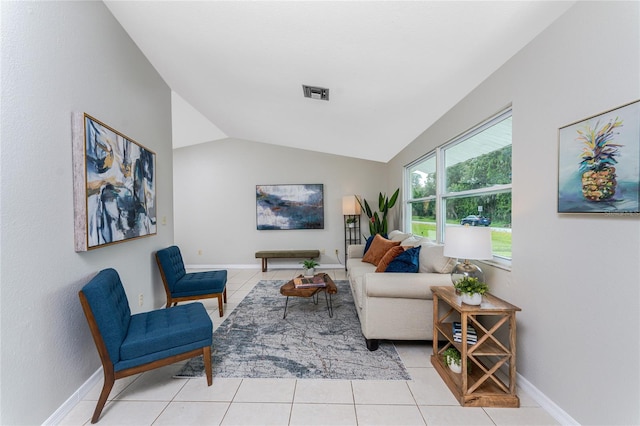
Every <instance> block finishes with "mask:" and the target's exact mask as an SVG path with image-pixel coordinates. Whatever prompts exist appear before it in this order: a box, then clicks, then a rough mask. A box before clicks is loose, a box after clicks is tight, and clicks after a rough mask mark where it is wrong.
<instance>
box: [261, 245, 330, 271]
mask: <svg viewBox="0 0 640 426" xmlns="http://www.w3.org/2000/svg"><path fill="white" fill-rule="evenodd" d="M316 257H320V250H262V251H257V252H256V259H262V272H267V261H268V260H269V259H315V258H316Z"/></svg>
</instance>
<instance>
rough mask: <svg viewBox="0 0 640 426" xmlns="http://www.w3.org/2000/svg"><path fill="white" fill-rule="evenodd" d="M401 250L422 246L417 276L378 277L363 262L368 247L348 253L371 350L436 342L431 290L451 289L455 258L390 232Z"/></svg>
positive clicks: (383, 274) (388, 274) (429, 244)
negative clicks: (382, 344) (383, 343)
mask: <svg viewBox="0 0 640 426" xmlns="http://www.w3.org/2000/svg"><path fill="white" fill-rule="evenodd" d="M389 239H390V240H392V241H400V245H401V246H404V247H406V246H413V247H415V246H417V245H421V246H422V247H421V249H420V257H419V270H418V272H417V273H404V272H400V273H396V272H375V270H376V265H373V264H371V263H367V262H363V261H362V258H363V255H364V248H365V245H364V244H359V245H351V246H349V247H348V249H347V273H348V277H349V283H350V285H351V292H352V294H353V299H354V302H355V305H356V310H357V312H358V317H359V318H360V325H361V327H362V334H363V336H364V338H365V339H366V344H367V348H368V349H369V350H371V351H374V350H376V349H378V343H379V340H380V339H387V340H432V339H433V297H432V294H431V289H430V287H431V286H442V285H452V283H451V275H450V274H451V270H452V269H453V266H454V265H455V263H456V259H452V258H449V257H445V256H444V255H443V246H442V245H439V244H436V243H434V242H433V241H431V240H429V239H426V238H421V237H418V236H414V235H411V234H404V233H401V232H399V231H392V232H390V233H389Z"/></svg>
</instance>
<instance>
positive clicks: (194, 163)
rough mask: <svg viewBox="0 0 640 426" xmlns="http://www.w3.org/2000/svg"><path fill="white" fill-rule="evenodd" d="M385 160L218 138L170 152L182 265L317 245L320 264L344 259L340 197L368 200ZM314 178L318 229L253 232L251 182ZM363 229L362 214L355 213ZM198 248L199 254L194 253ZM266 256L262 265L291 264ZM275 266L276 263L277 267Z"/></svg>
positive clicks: (242, 260)
mask: <svg viewBox="0 0 640 426" xmlns="http://www.w3.org/2000/svg"><path fill="white" fill-rule="evenodd" d="M386 180H387V179H386V173H385V164H383V163H378V162H374V161H367V160H358V159H353V158H348V157H342V156H336V155H330V154H322V153H317V152H312V151H306V150H300V149H292V148H286V147H281V146H276V145H267V144H262V143H256V142H248V141H244V140H239V139H224V140H220V141H215V142H209V143H204V144H199V145H194V146H190V147H185V148H179V149H176V150H174V188H175V190H174V197H175V198H174V201H175V204H174V213H175V240H176V244H178V245H179V246H180V250H181V252H182V255H183V257H184V260H185V263H187V264H189V265H231V264H233V265H248V266H254V267H255V266H258V265H260V260H259V259H256V258H255V256H254V253H255V252H256V251H257V250H277V249H306V248H309V249H325V255H322V256H321V258H320V264H321V265H322V264H324V265H336V264H338V259H336V256H335V249H339V253H340V254H339V256H340V261H342V262H343V261H344V228H343V216H342V196H343V195H348V194H354V193H357V194H359V195H362V196H364V197H365V198H366V199H367V200H374V204H375V205H377V199H378V198H377V197H378V193H379V192H380V191H385V188H384V187H383V185H384V183H385V182H386ZM298 183H321V184H323V185H324V221H325V223H324V229H321V230H320V229H313V230H286V231H278V230H270V231H264V230H263V231H258V230H256V196H255V191H256V185H271V184H298ZM362 224H363V225H364V226H365V227H366V229H365V230H364V233H365V234H366V235H368V234H369V228H368V225H367V222H366V216H364V215H363V217H362ZM199 250H201V251H202V254H201V255H198V251H199ZM297 262H298V261H296V260H290V259H289V260H282V261H280V262H279V261H278V260H275V259H274V260H272V261H269V265H274V266H278V263H280V264H283V263H284V264H289V265H292V264H293V265H294V266H298V265H297ZM280 266H282V265H280Z"/></svg>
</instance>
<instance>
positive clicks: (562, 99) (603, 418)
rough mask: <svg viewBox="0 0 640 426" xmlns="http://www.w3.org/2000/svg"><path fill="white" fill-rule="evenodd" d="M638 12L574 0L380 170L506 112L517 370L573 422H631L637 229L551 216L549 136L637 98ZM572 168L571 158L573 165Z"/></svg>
mask: <svg viewBox="0 0 640 426" xmlns="http://www.w3.org/2000/svg"><path fill="white" fill-rule="evenodd" d="M639 21H640V3H638V2H580V3H578V4H576V5H575V6H574V7H573V8H572V9H570V10H569V11H568V12H567V13H566V14H565V15H563V17H561V18H560V19H559V20H558V21H556V22H555V23H554V24H552V25H551V27H550V28H548V29H547V30H546V31H545V32H543V33H542V34H541V35H540V36H539V37H538V38H536V39H535V40H534V41H533V42H532V43H530V44H529V45H528V46H527V47H526V48H524V49H523V50H522V51H520V52H519V53H518V54H517V55H516V56H515V57H514V58H512V59H511V60H510V61H509V62H508V63H507V64H506V65H504V66H503V67H502V68H501V69H499V70H498V71H497V72H496V73H494V74H493V75H492V76H491V77H490V78H488V79H487V80H486V81H485V82H483V83H482V84H481V85H480V86H479V87H478V88H477V89H476V90H475V91H473V92H472V93H471V94H470V95H468V96H467V97H466V98H465V99H463V100H462V101H461V102H460V103H459V104H458V105H456V106H455V107H454V108H453V109H452V110H450V111H449V112H448V113H447V114H446V115H445V116H444V117H442V119H440V120H439V121H438V122H437V123H436V124H434V125H433V126H431V127H430V128H429V129H427V130H426V131H425V132H424V133H423V134H422V135H420V137H418V138H417V139H416V140H415V141H414V142H413V143H411V144H410V145H409V146H408V147H407V148H406V149H405V150H403V151H402V152H401V153H400V154H399V155H398V156H397V157H396V158H394V159H393V160H392V161H391V162H390V163H389V176H390V178H391V179H392V182H395V183H396V184H399V183H400V182H401V176H402V167H403V166H404V165H405V164H407V163H408V162H410V161H411V160H413V159H414V158H417V157H419V156H420V155H422V154H424V153H426V152H428V151H429V150H431V149H433V147H435V146H436V145H439V144H442V143H443V142H446V141H448V140H450V139H452V138H453V137H454V136H456V135H457V134H459V133H461V132H463V131H464V130H466V129H468V128H469V127H471V126H473V125H474V124H476V123H479V122H480V121H482V120H484V119H486V118H488V117H489V116H491V115H492V114H494V113H496V112H497V111H499V110H500V109H502V108H503V107H505V106H507V105H508V104H510V103H513V265H512V272H510V273H509V272H505V271H501V270H495V269H491V268H488V267H487V268H486V269H489V271H488V274H489V280H488V281H489V284H490V287H491V290H492V291H493V292H494V293H496V294H498V295H499V296H502V297H504V298H505V299H507V300H509V301H511V302H512V303H514V304H516V305H518V306H520V307H521V308H522V312H521V313H519V314H518V362H517V367H518V372H519V373H520V374H522V375H523V376H524V377H525V378H526V379H527V380H528V381H530V382H531V383H532V384H533V385H534V386H535V387H537V388H538V389H539V390H540V391H542V392H543V393H544V394H545V395H546V396H547V397H549V398H551V400H553V401H554V402H555V403H556V404H557V405H559V406H560V407H561V409H562V410H564V411H565V412H566V413H568V414H569V415H570V416H571V417H573V418H574V419H575V420H577V421H578V422H580V423H582V424H639V423H640V413H639V410H640V409H639V407H640V405H639V404H638V401H640V390H639V386H640V367H639V363H638V353H639V348H640V317H639V312H640V283H639V279H638V276H639V275H640V274H639V271H640V268H639V263H638V259H640V220H639V217H638V215H633V216H613V215H586V214H584V215H579V214H564V215H561V214H558V213H556V211H557V210H556V209H557V202H556V197H557V182H558V173H557V157H558V128H559V127H561V126H564V125H566V124H569V123H573V122H575V121H578V120H581V119H584V118H586V117H589V116H591V115H593V114H597V113H600V112H604V111H606V110H608V109H611V108H614V107H617V106H620V105H622V104H625V103H628V102H630V101H634V100H637V99H639V98H640V79H639V76H640V34H639V28H640V22H639ZM576 161H577V160H576Z"/></svg>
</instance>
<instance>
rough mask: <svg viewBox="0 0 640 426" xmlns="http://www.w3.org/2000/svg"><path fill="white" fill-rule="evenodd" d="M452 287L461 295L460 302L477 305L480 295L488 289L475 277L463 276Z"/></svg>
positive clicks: (479, 302)
mask: <svg viewBox="0 0 640 426" xmlns="http://www.w3.org/2000/svg"><path fill="white" fill-rule="evenodd" d="M453 287H454V288H455V289H456V290H457V291H458V293H460V294H461V295H462V302H464V303H466V304H467V305H479V304H481V303H482V296H483V295H484V294H485V293H486V292H487V291H489V286H488V285H487V284H486V283H483V282H482V281H480V280H479V279H477V278H475V277H464V278H462V279H461V280H459V281H458V282H456V283H455V284H454V285H453Z"/></svg>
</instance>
